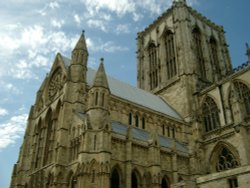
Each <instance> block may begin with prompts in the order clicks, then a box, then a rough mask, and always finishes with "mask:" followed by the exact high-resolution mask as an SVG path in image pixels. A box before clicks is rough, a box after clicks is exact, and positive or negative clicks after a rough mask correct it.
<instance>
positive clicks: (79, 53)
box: [72, 30, 89, 67]
mask: <svg viewBox="0 0 250 188" xmlns="http://www.w3.org/2000/svg"><path fill="white" fill-rule="evenodd" d="M88 55H89V54H88V49H87V45H86V40H85V35H84V30H83V31H82V34H81V36H80V38H79V40H78V42H77V43H76V46H75V48H74V49H73V51H72V64H83V65H84V66H85V67H87V62H88Z"/></svg>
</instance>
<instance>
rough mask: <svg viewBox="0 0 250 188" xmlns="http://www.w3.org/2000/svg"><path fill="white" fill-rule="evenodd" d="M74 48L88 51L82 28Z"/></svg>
mask: <svg viewBox="0 0 250 188" xmlns="http://www.w3.org/2000/svg"><path fill="white" fill-rule="evenodd" d="M74 50H84V51H88V49H87V45H86V40H85V31H84V30H82V34H81V36H80V38H79V40H78V42H77V43H76V46H75V48H74Z"/></svg>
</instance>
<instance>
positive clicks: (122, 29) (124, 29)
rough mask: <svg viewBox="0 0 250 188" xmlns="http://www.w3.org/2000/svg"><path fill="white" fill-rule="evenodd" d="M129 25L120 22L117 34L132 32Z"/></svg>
mask: <svg viewBox="0 0 250 188" xmlns="http://www.w3.org/2000/svg"><path fill="white" fill-rule="evenodd" d="M129 27H130V26H129V24H118V25H117V26H116V30H115V31H116V33H117V34H121V33H130V29H129Z"/></svg>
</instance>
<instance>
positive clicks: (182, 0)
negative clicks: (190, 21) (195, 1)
mask: <svg viewBox="0 0 250 188" xmlns="http://www.w3.org/2000/svg"><path fill="white" fill-rule="evenodd" d="M177 2H180V3H184V4H187V2H186V0H174V3H177Z"/></svg>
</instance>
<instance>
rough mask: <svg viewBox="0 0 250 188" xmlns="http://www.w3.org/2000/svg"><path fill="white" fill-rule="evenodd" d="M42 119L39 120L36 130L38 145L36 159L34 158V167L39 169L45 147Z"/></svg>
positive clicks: (36, 146)
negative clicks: (43, 147)
mask: <svg viewBox="0 0 250 188" xmlns="http://www.w3.org/2000/svg"><path fill="white" fill-rule="evenodd" d="M42 124H43V123H42V119H41V118H39V121H38V124H37V128H36V132H35V135H36V145H35V152H34V154H35V158H34V160H35V161H34V163H35V165H34V167H35V168H38V167H39V165H40V162H41V156H42V146H43V127H42Z"/></svg>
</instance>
